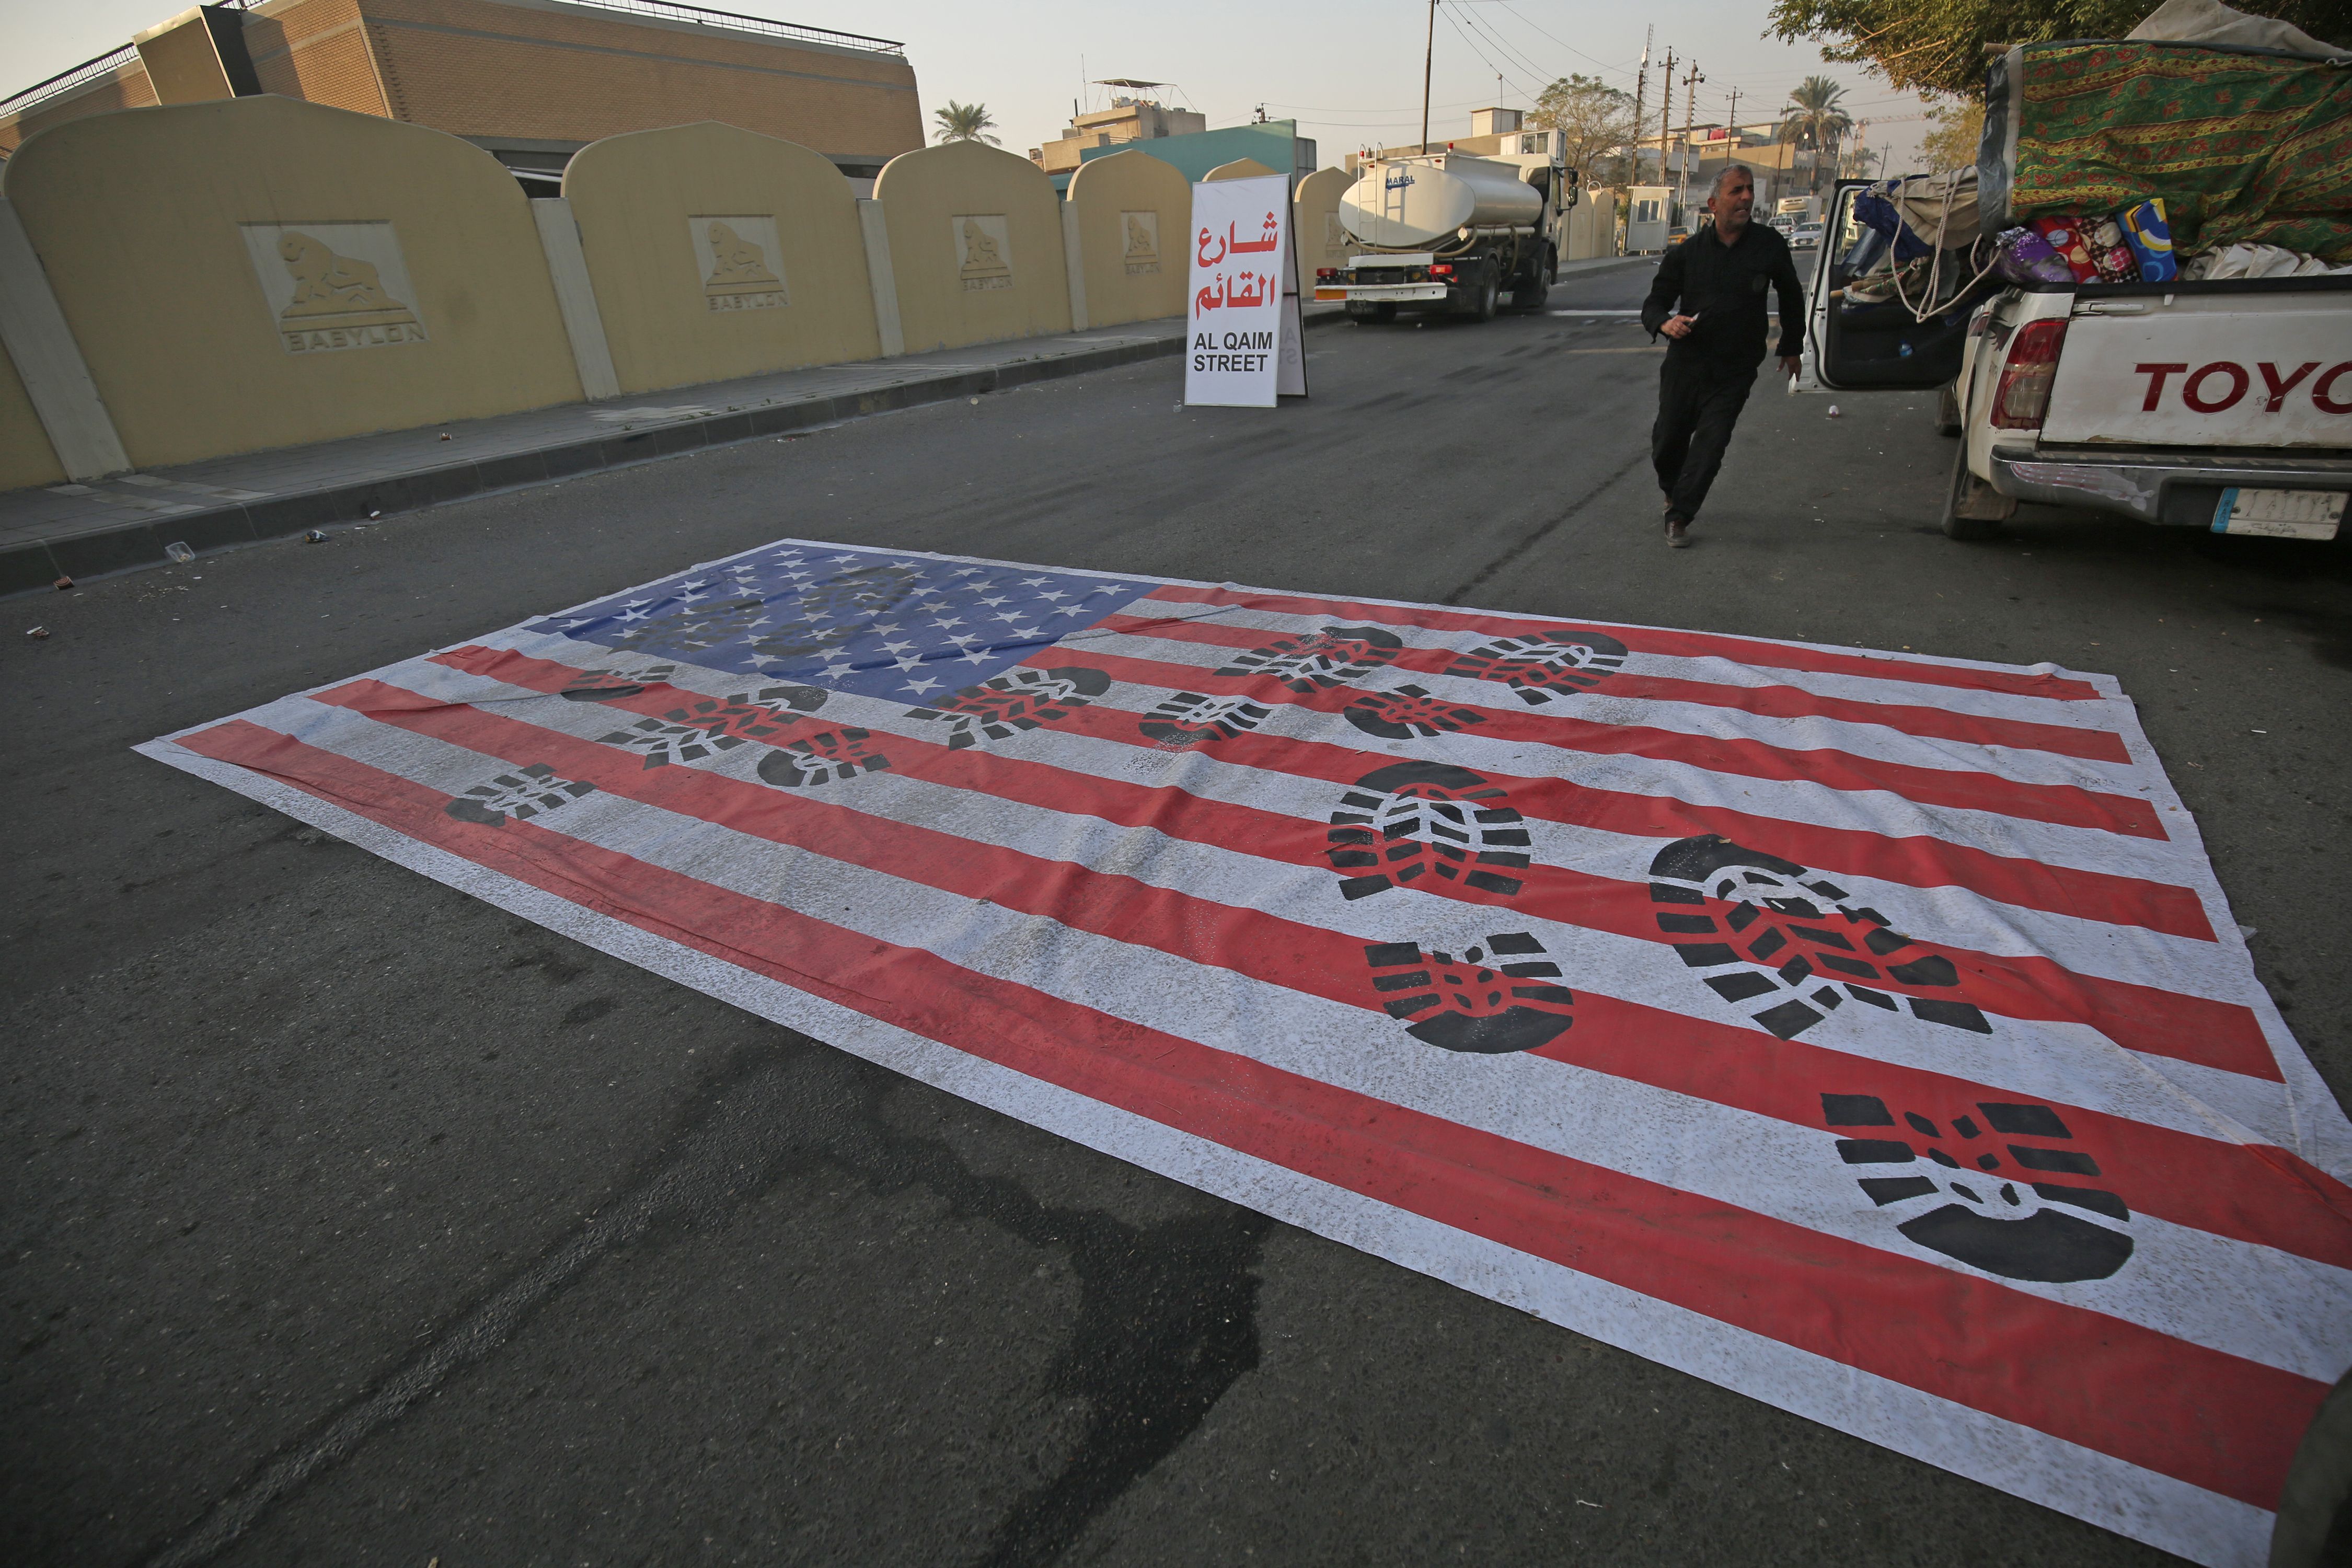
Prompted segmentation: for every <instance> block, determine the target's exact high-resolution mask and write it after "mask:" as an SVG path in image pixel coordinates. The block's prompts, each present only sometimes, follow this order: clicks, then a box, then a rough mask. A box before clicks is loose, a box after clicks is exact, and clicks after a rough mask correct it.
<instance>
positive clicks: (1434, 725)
mask: <svg viewBox="0 0 2352 1568" xmlns="http://www.w3.org/2000/svg"><path fill="white" fill-rule="evenodd" d="M1345 716H1346V718H1347V721H1348V722H1349V723H1350V724H1353V725H1354V726H1355V727H1356V728H1357V729H1359V730H1361V731H1363V732H1364V733H1365V734H1367V735H1378V736H1380V737H1381V739H1382V740H1384V741H1410V740H1413V739H1415V738H1416V737H1418V738H1420V739H1423V740H1426V739H1427V738H1428V737H1430V736H1432V735H1444V734H1450V733H1452V732H1453V731H1456V730H1466V729H1468V728H1469V727H1470V726H1471V725H1473V724H1483V723H1485V722H1486V715H1485V714H1483V713H1480V712H1478V711H1477V710H1475V709H1470V708H1463V707H1458V706H1456V705H1455V704H1454V703H1451V702H1447V701H1444V700H1440V699H1438V698H1435V697H1432V696H1431V695H1430V694H1429V693H1428V691H1427V690H1426V689H1423V688H1422V687H1418V686H1400V687H1398V688H1397V689H1395V690H1393V691H1368V692H1366V693H1365V694H1364V695H1363V696H1361V697H1359V698H1357V699H1356V700H1354V701H1353V702H1350V703H1349V704H1348V706H1347V709H1346V713H1345Z"/></svg>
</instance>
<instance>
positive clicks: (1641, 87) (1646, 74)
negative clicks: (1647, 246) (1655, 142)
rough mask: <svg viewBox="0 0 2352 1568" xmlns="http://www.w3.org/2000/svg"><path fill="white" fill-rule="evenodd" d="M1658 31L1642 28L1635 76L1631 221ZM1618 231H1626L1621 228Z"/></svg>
mask: <svg viewBox="0 0 2352 1568" xmlns="http://www.w3.org/2000/svg"><path fill="white" fill-rule="evenodd" d="M1657 31H1658V29H1657V28H1655V27H1654V26H1653V27H1645V28H1643V30H1642V69H1641V72H1640V74H1638V75H1636V76H1635V77H1634V78H1633V141H1632V142H1630V143H1629V144H1628V145H1627V146H1626V148H1625V165H1626V166H1625V203H1626V206H1625V216H1626V218H1627V220H1628V221H1629V222H1630V221H1631V219H1632V217H1633V187H1634V186H1635V185H1638V184H1641V183H1642V100H1643V98H1644V97H1646V96H1648V94H1649V90H1650V40H1651V39H1652V38H1653V37H1655V36H1656V34H1657ZM1618 232H1619V233H1621V234H1622V233H1625V232H1626V231H1625V230H1624V229H1622V228H1621V229H1620V230H1619V231H1618ZM1621 254H1622V253H1621Z"/></svg>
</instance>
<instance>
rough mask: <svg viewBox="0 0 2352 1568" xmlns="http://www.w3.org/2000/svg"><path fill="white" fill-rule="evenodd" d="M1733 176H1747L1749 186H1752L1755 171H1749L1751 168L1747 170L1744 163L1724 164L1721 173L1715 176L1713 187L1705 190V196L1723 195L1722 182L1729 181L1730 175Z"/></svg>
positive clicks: (1754, 181) (1754, 179) (1754, 180)
mask: <svg viewBox="0 0 2352 1568" xmlns="http://www.w3.org/2000/svg"><path fill="white" fill-rule="evenodd" d="M1734 174H1745V175H1747V176H1748V184H1751V185H1753V184H1755V183H1756V171H1755V170H1753V169H1751V168H1749V167H1748V165H1747V164H1745V163H1726V164H1725V165H1724V166H1723V168H1722V171H1721V172H1720V173H1718V174H1717V175H1716V176H1715V184H1713V185H1711V186H1709V187H1708V188H1707V193H1706V194H1707V195H1709V196H1710V197H1712V196H1719V195H1723V184H1724V182H1725V181H1726V180H1728V179H1730V178H1731V176H1732V175H1734Z"/></svg>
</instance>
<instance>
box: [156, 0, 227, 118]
mask: <svg viewBox="0 0 2352 1568" xmlns="http://www.w3.org/2000/svg"><path fill="white" fill-rule="evenodd" d="M132 42H133V43H135V44H137V45H138V47H139V61H140V63H141V64H142V65H143V66H145V67H146V68H147V80H148V81H149V83H150V84H152V86H153V88H154V89H155V96H156V97H157V98H160V99H162V100H163V101H164V102H166V103H204V102H208V101H210V100H213V99H216V98H235V97H236V89H235V88H233V87H231V86H230V85H229V79H228V73H227V72H226V70H224V69H223V68H222V66H221V59H220V54H219V52H218V51H217V50H216V49H215V48H214V47H213V37H212V33H211V31H210V30H209V29H208V28H207V27H206V26H205V16H204V13H203V12H202V11H201V10H198V11H190V12H183V13H182V14H181V15H180V16H177V17H175V18H173V20H172V21H170V22H167V23H165V24H164V25H163V26H160V27H151V28H150V29H148V30H147V31H146V32H144V33H142V34H140V35H138V37H135V38H134V39H133V40H132Z"/></svg>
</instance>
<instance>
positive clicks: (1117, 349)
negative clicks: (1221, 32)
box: [0, 311, 1343, 596]
mask: <svg viewBox="0 0 2352 1568" xmlns="http://www.w3.org/2000/svg"><path fill="white" fill-rule="evenodd" d="M1341 319H1343V318H1341V317H1340V316H1339V313H1338V312H1336V311H1334V312H1331V313H1330V314H1329V315H1328V316H1309V317H1308V318H1307V321H1306V324H1307V326H1309V327H1314V326H1318V325H1320V324H1322V323H1324V322H1325V321H1338V320H1341ZM1183 348H1184V342H1183V338H1182V335H1181V333H1179V334H1173V335H1171V336H1169V337H1167V338H1165V339H1160V340H1155V341H1153V342H1123V343H1113V344H1107V345H1105V346H1104V347H1102V348H1098V349H1089V350H1085V351H1082V352H1080V353H1071V354H1061V355H1056V356H1054V357H1052V358H1046V359H1029V360H1016V361H1013V362H1011V363H1005V364H1000V365H991V366H988V367H987V368H985V369H982V370H965V371H958V372H955V373H953V374H942V375H937V376H930V377H927V378H925V379H923V380H920V381H909V382H903V383H901V384H898V385H897V386H889V387H883V388H879V389H877V390H876V391H872V392H859V393H844V394H841V395H837V396H833V397H814V398H810V399H808V400H806V401H804V402H798V403H782V404H774V405H769V406H767V407H763V408H751V409H739V410H737V411H735V412H733V413H727V414H711V415H707V416H701V417H698V418H693V419H681V420H679V421H677V423H675V424H670V425H660V426H655V427H654V428H652V429H649V430H634V431H630V432H628V433H626V434H624V435H614V436H592V437H586V438H584V439H581V440H575V441H564V442H559V443H556V444H554V445H551V446H547V447H537V448H535V449H533V450H531V451H528V452H509V453H507V454H505V455H504V456H501V457H497V458H479V459H474V460H468V461H463V462H456V463H446V464H443V465H441V466H439V467H437V468H420V469H418V470H416V471H415V472H413V473H407V474H399V475H394V476H393V477H391V478H387V479H365V480H361V481H359V482H356V483H352V484H345V485H334V486H330V487H326V488H323V489H314V490H306V491H301V492H299V493H295V494H289V495H275V496H271V497H270V498H269V499H268V500H257V501H246V502H240V503H231V504H228V505H225V506H218V507H211V508H206V509H205V510H198V511H190V512H182V513H179V514H177V515H175V516H173V517H171V518H168V519H158V520H155V521H142V520H140V519H135V518H127V519H125V520H124V521H122V522H121V524H120V525H119V526H117V527H113V528H107V529H100V530H98V531H93V532H89V533H79V534H75V535H73V536H72V537H70V538H66V539H56V540H41V541H37V542H32V543H26V544H17V545H13V546H10V547H8V548H7V549H5V550H0V596H8V595H20V594H29V593H33V592H37V591H45V590H47V589H49V588H50V586H51V585H52V584H54V583H55V582H56V581H57V579H58V578H59V577H70V578H72V579H73V580H74V581H75V582H77V583H80V582H87V581H89V580H90V579H92V578H98V577H107V576H111V575H113V574H116V573H119V572H131V571H136V570H139V569H140V568H142V567H148V566H160V565H163V564H164V563H165V557H164V554H163V548H164V546H166V545H168V544H174V543H184V544H186V545H187V546H188V547H189V548H190V549H191V550H194V552H196V553H197V554H199V555H205V554H209V553H211V552H215V551H219V550H233V549H236V548H237V547H238V546H240V545H247V544H258V543H261V542H266V541H268V540H273V539H287V538H291V537H292V536H294V535H296V534H299V533H304V532H308V531H310V530H311V529H314V528H327V527H331V526H333V525H335V524H339V523H352V522H360V521H367V520H369V519H371V518H377V517H392V516H394V515H396V514H398V513H401V512H409V511H421V510H424V509H425V508H426V507H430V506H438V505H440V504H441V503H443V502H444V501H453V500H470V499H473V498H475V497H478V496H484V495H489V494H493V493H495V492H498V491H501V490H512V489H524V488H526V487H529V486H531V485H541V484H548V483H551V482H552V481H554V480H557V479H571V478H572V477H573V476H574V475H578V474H585V473H593V472H596V471H598V470H600V469H605V468H630V467H634V466H635V465H636V464H638V463H646V462H652V461H655V460H656V459H657V458H674V457H676V456H677V455H678V454H679V453H681V452H691V451H698V450H700V449H701V448H703V447H727V446H733V445H735V444H737V443H739V442H743V441H756V440H760V439H762V438H765V437H775V436H782V435H789V434H791V433H792V432H793V431H796V430H808V429H813V428H815V427H817V426H825V425H837V424H839V423H841V422H842V421H844V420H846V419H856V418H859V417H862V416H866V415H869V414H887V413H890V412H892V411H893V410H896V409H900V408H912V407H916V406H919V405H923V404H927V403H945V402H948V401H950V400H952V399H954V398H958V397H972V396H978V395H981V394H982V393H988V392H1000V391H1003V390H1006V389H1008V388H1011V387H1015V386H1023V385H1026V384H1030V383H1032V382H1039V381H1050V380H1055V379H1056V378H1059V377H1062V376H1069V375H1083V374H1087V372H1089V371H1097V370H1108V369H1111V368H1113V367H1115V366H1118V365H1123V364H1131V363H1136V362H1138V361H1141V360H1150V359H1162V358H1168V357H1171V356H1173V355H1175V354H1179V353H1182V352H1183Z"/></svg>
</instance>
